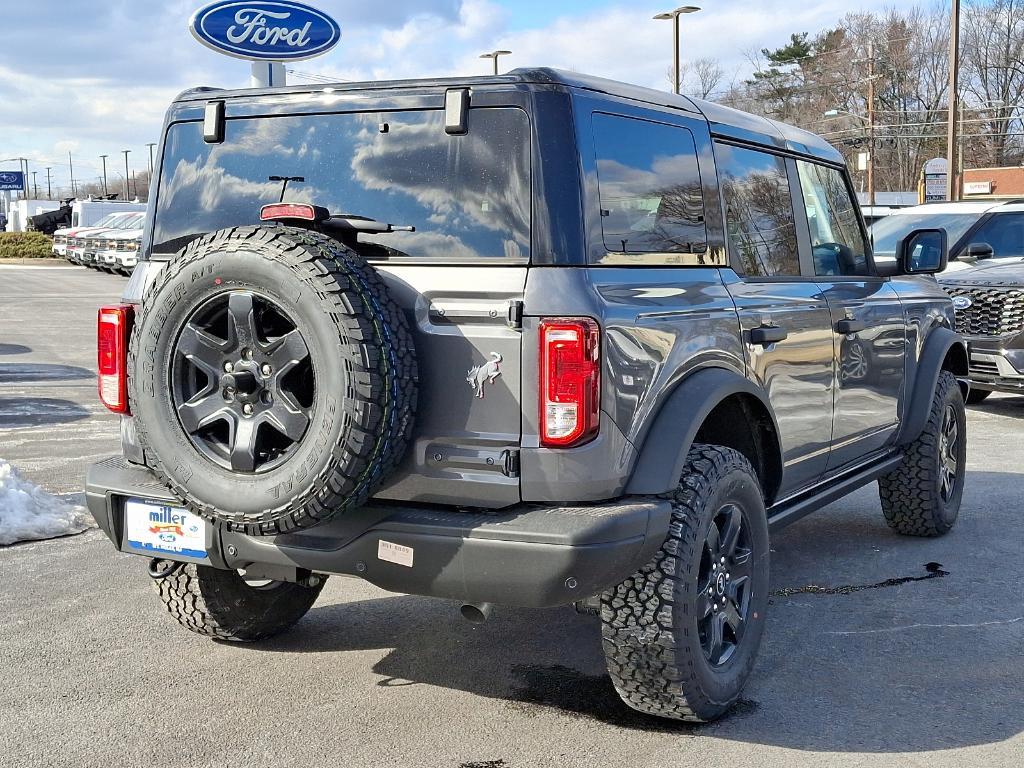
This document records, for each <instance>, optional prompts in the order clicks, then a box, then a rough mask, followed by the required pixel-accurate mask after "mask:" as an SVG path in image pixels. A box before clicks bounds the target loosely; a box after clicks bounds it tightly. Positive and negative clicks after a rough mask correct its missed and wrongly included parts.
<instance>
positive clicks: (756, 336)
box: [750, 325, 789, 347]
mask: <svg viewBox="0 0 1024 768" xmlns="http://www.w3.org/2000/svg"><path fill="white" fill-rule="evenodd" d="M788 337H789V333H788V332H787V331H786V329H785V328H779V326H777V325H761V326H758V327H757V328H751V329H750V343H751V344H760V345H761V346H762V347H766V346H768V345H769V344H774V343H775V342H777V341H783V340H785V339H786V338H788Z"/></svg>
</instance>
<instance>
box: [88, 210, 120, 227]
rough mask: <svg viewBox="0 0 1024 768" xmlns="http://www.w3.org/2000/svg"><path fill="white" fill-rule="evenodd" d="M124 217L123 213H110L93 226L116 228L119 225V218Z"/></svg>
mask: <svg viewBox="0 0 1024 768" xmlns="http://www.w3.org/2000/svg"><path fill="white" fill-rule="evenodd" d="M123 215H124V214H123V213H108V214H107V215H106V216H104V217H103V218H102V219H100V220H99V221H97V222H96V223H95V224H93V226H94V227H112V226H114V225H115V224H116V223H117V220H118V218H119V217H120V216H123Z"/></svg>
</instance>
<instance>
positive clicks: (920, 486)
mask: <svg viewBox="0 0 1024 768" xmlns="http://www.w3.org/2000/svg"><path fill="white" fill-rule="evenodd" d="M951 391H955V395H954V396H955V397H956V398H959V397H961V395H960V385H959V384H957V381H956V378H955V377H954V376H953V374H952V373H950V372H949V371H946V370H943V371H940V372H939V380H938V382H937V384H936V385H935V396H934V397H933V398H932V403H931V410H930V411H929V413H928V421H927V422H926V423H925V427H924V430H923V431H922V432H921V434H920V436H919V437H918V438H917V439H916V440H915V441H914V442H912V443H911V444H910V445H908V446H907V447H906V448H905V449H904V453H903V461H902V462H901V463H900V465H899V467H898V468H897V469H894V470H893V471H892V472H889V473H888V474H885V475H882V476H881V477H879V478H878V495H879V498H880V499H881V502H882V514H883V515H885V521H886V522H887V523H888V524H889V527H890V528H892V529H893V530H894V531H896V532H897V533H900V534H902V535H904V536H922V537H935V536H941V535H943V534H944V533H946V532H947V531H949V529H950V528H952V523H947V522H946V521H945V520H944V519H943V517H942V514H941V511H940V509H939V507H940V505H941V504H942V498H941V496H940V495H939V490H938V481H937V473H938V460H937V456H936V454H937V452H938V450H939V430H940V429H941V428H942V413H943V410H944V409H945V405H946V400H947V397H948V395H949V394H950V392H951ZM961 407H962V406H961ZM961 439H963V440H966V439H967V436H966V434H964V435H962V436H961ZM961 482H962V480H961Z"/></svg>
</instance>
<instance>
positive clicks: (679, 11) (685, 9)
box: [654, 5, 700, 93]
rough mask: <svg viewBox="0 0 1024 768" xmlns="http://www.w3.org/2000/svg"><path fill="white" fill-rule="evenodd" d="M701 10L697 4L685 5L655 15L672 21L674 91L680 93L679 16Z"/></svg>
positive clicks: (657, 17) (661, 19) (662, 19)
mask: <svg viewBox="0 0 1024 768" xmlns="http://www.w3.org/2000/svg"><path fill="white" fill-rule="evenodd" d="M699 10H700V8H698V7H697V6H695V5H684V6H682V7H680V8H676V9H675V10H674V11H666V12H665V13H659V14H658V15H657V16H655V17H654V18H655V19H658V20H659V21H666V20H668V21H671V22H672V93H679V88H680V79H681V73H680V66H679V17H680V16H682V15H683V14H684V13H696V12H697V11H699Z"/></svg>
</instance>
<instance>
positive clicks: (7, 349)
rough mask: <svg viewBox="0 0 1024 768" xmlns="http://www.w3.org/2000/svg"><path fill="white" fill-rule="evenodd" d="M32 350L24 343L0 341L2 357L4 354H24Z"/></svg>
mask: <svg viewBox="0 0 1024 768" xmlns="http://www.w3.org/2000/svg"><path fill="white" fill-rule="evenodd" d="M31 351H32V348H31V347H26V346H25V345H24V344H2V343H0V357H3V356H4V355H24V354H27V353H29V352H31Z"/></svg>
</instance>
